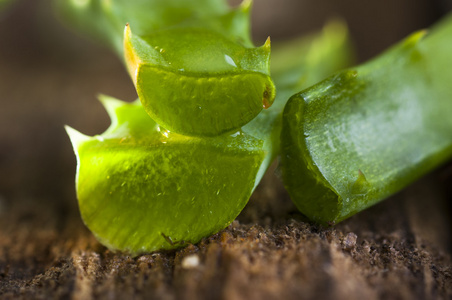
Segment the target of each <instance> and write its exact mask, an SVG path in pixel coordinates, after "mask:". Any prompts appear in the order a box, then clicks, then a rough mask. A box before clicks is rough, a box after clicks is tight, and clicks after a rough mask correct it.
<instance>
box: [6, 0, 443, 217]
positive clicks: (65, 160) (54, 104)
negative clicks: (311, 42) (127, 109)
mask: <svg viewBox="0 0 452 300" xmlns="http://www.w3.org/2000/svg"><path fill="white" fill-rule="evenodd" d="M2 2H5V1H1V0H0V4H1V3H2ZM7 2H8V3H6V2H5V3H6V4H1V5H0V7H1V9H2V11H0V216H1V215H2V214H1V212H2V211H3V212H7V211H8V207H10V206H16V205H20V206H27V205H32V206H39V207H42V209H43V210H45V209H48V208H50V207H51V208H53V209H54V210H55V211H68V210H69V211H71V210H74V211H77V202H76V198H75V191H74V176H75V167H76V161H75V157H74V154H73V152H72V148H71V145H70V142H69V139H68V137H67V136H66V133H65V131H64V128H63V126H64V125H65V124H68V125H70V126H72V127H74V128H76V129H78V130H79V131H81V132H83V133H85V134H89V135H93V134H98V133H101V132H103V131H104V130H105V129H106V128H107V127H108V125H109V120H108V117H107V114H106V112H105V111H104V109H103V108H102V107H101V105H100V103H99V102H98V101H97V100H96V95H97V94H99V93H104V94H108V95H111V96H114V97H116V98H119V99H123V100H128V101H131V100H134V99H135V98H136V93H135V90H134V88H133V85H132V82H131V80H130V79H129V77H128V75H127V73H126V71H125V68H124V67H123V66H122V64H121V62H120V60H119V59H118V58H117V57H116V56H115V55H114V54H113V53H112V52H111V51H110V50H109V49H107V48H105V47H104V46H103V45H100V44H98V43H96V42H93V41H91V40H89V39H86V38H84V37H82V36H80V35H79V34H77V33H75V32H74V31H72V30H71V29H69V28H67V27H66V26H65V25H63V24H62V23H61V22H59V21H58V18H57V17H56V16H55V13H54V11H53V10H52V5H51V4H52V3H51V1H50V0H12V1H7ZM238 2H239V1H232V2H231V3H232V4H234V5H235V4H237V3H238ZM451 9H452V1H448V0H416V1H413V0H378V1H362V0H316V1H314V0H255V2H254V8H253V14H252V25H253V26H252V28H253V36H254V38H255V41H256V44H262V43H263V42H264V41H265V39H266V37H267V36H271V38H272V43H277V42H278V41H282V40H287V39H290V38H292V37H296V36H300V35H303V34H306V33H309V32H312V31H315V30H318V29H320V28H321V27H322V26H323V25H324V24H325V22H326V21H327V20H329V19H330V18H333V17H335V18H337V17H340V18H342V19H344V20H345V21H346V22H347V24H348V26H349V29H350V32H351V36H352V39H353V42H354V44H355V47H356V54H357V60H358V62H363V61H365V60H367V59H369V58H370V57H372V56H374V55H376V54H377V53H379V52H381V51H382V50H383V49H385V48H387V47H388V46H390V45H391V44H393V43H395V42H397V41H398V40H400V39H402V38H403V37H405V36H407V35H408V34H409V33H411V32H413V31H415V30H418V29H422V28H425V27H428V26H430V25H431V24H432V23H434V22H435V21H437V20H438V19H440V18H441V16H443V15H444V14H446V13H447V12H448V11H450V10H451ZM449 169H450V168H449ZM446 171H447V170H446ZM450 173H451V172H449V175H448V176H449V177H448V178H450V177H451V174H450Z"/></svg>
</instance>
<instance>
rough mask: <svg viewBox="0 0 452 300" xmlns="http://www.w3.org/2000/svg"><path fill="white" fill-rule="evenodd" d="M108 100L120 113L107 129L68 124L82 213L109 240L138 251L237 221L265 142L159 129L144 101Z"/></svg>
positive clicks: (179, 242)
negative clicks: (98, 131) (88, 132)
mask: <svg viewBox="0 0 452 300" xmlns="http://www.w3.org/2000/svg"><path fill="white" fill-rule="evenodd" d="M103 103H104V105H105V106H106V108H107V110H108V111H109V113H110V116H111V117H112V125H111V127H110V128H109V129H108V130H107V131H106V132H105V133H104V134H102V135H100V136H95V137H86V136H84V135H82V134H80V133H78V132H76V131H75V130H74V129H70V128H68V129H67V131H68V134H69V135H70V137H71V141H72V143H73V145H74V149H75V152H76V154H77V157H78V162H79V167H78V174H77V195H78V199H79V206H80V212H81V214H82V217H83V221H84V222H85V224H86V225H87V226H88V228H90V230H91V231H92V232H93V233H94V235H95V236H96V237H97V238H98V239H99V241H100V242H101V243H103V244H104V245H106V246H107V247H109V248H111V249H120V250H124V251H128V252H130V253H131V254H137V253H141V252H148V251H153V250H157V249H173V248H177V247H181V246H184V245H186V244H187V243H195V242H198V241H199V240H200V239H201V238H203V237H205V236H209V235H211V234H213V233H215V232H217V231H219V230H221V229H223V228H225V227H226V226H227V225H228V224H229V223H230V222H231V221H232V220H234V218H235V217H236V216H237V215H238V213H239V212H240V211H241V210H242V209H243V207H244V206H245V204H246V202H247V200H248V198H249V196H250V194H251V192H252V191H253V189H254V187H255V185H257V182H258V181H259V179H260V178H258V176H257V175H258V173H259V171H260V168H261V165H262V164H263V161H264V160H265V157H266V155H268V153H266V148H267V147H266V145H265V141H263V140H261V139H258V138H255V137H253V136H252V135H249V134H247V133H246V132H237V133H236V134H234V135H227V136H221V137H216V138H196V137H186V136H182V135H178V134H174V133H169V132H166V131H164V130H162V129H161V128H159V127H158V125H156V123H155V122H154V121H152V119H151V118H149V116H148V115H147V114H146V112H145V111H144V110H143V108H142V106H141V105H140V103H139V102H135V103H132V104H129V103H125V102H121V101H119V100H115V99H112V98H107V97H104V98H103ZM263 168H264V169H265V166H263ZM260 173H263V172H260ZM259 176H261V175H259Z"/></svg>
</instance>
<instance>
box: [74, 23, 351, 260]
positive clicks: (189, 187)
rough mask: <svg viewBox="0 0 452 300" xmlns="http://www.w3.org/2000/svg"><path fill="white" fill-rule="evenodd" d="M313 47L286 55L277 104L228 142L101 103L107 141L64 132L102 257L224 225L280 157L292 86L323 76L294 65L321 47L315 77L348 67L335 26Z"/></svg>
mask: <svg viewBox="0 0 452 300" xmlns="http://www.w3.org/2000/svg"><path fill="white" fill-rule="evenodd" d="M312 41H317V42H316V43H314V44H313V45H316V46H303V47H300V49H301V50H300V52H298V53H293V54H292V55H293V58H294V59H296V58H297V64H298V66H299V68H298V70H299V73H298V74H296V73H295V72H293V73H292V75H291V76H288V77H285V78H283V77H281V78H280V80H279V79H278V80H277V82H279V84H280V87H281V88H280V90H281V93H280V94H281V96H280V97H277V99H276V101H275V105H274V106H272V107H271V108H269V109H268V110H266V111H264V112H262V113H261V114H259V116H258V117H257V118H255V119H254V120H253V121H252V122H250V123H249V124H247V125H246V126H244V127H243V128H242V129H241V130H239V131H237V132H235V133H233V134H223V135H220V136H217V137H189V136H183V135H179V134H175V133H170V132H168V131H166V130H164V129H162V128H160V127H159V126H158V125H157V124H156V123H155V122H154V121H153V120H152V119H151V118H150V117H149V116H148V115H147V114H146V112H145V111H144V109H143V107H142V106H141V104H140V102H139V101H136V102H134V103H125V102H122V101H119V100H115V99H112V98H108V97H104V98H103V100H102V101H103V103H104V105H105V107H106V109H107V111H108V112H109V114H110V117H111V119H112V125H111V126H110V128H109V129H108V130H107V131H106V132H105V133H103V134H102V135H99V136H94V137H87V136H84V135H82V134H80V133H78V132H77V131H75V130H74V129H71V128H68V129H67V130H68V133H69V135H70V137H71V140H72V143H73V146H74V150H75V152H76V154H77V157H78V172H77V180H76V181H77V183H76V185H77V196H78V199H79V206H80V211H81V214H82V217H83V220H84V222H85V224H86V225H87V226H88V228H89V229H90V230H91V231H92V232H93V233H94V235H95V236H96V237H97V238H98V239H99V240H100V241H101V242H102V243H103V244H104V245H106V246H107V247H109V248H110V249H114V250H122V251H128V252H130V253H131V254H133V255H136V254H139V253H143V252H149V251H154V250H160V249H174V248H178V247H181V246H183V245H186V244H187V243H189V242H190V243H196V242H198V241H199V240H200V239H201V238H203V237H206V236H209V235H211V234H213V233H216V232H218V231H219V230H221V229H223V228H225V227H226V226H227V225H228V224H229V223H231V222H232V221H233V220H234V219H235V218H236V217H237V215H238V214H239V213H240V212H241V210H242V209H243V207H244V206H245V204H246V203H247V201H248V199H249V197H250V195H251V193H252V192H253V190H254V189H255V187H256V186H257V184H258V183H259V181H260V179H261V178H262V176H263V175H264V173H265V171H266V169H267V168H268V166H269V165H270V163H271V162H272V161H273V159H274V158H275V156H276V154H277V153H278V151H279V134H280V129H281V112H282V109H283V107H284V104H285V102H286V100H287V99H288V97H287V95H288V94H291V93H293V91H294V88H295V87H298V86H299V85H298V84H295V85H293V82H299V84H301V85H303V84H305V83H306V82H311V81H316V80H319V79H320V78H322V77H323V76H325V75H326V74H320V73H316V72H308V71H309V70H308V69H307V68H306V67H305V65H306V60H304V59H298V58H299V57H309V55H312V53H314V52H318V48H317V47H322V48H323V47H326V48H328V49H329V51H324V54H325V56H324V57H323V59H320V60H318V67H319V69H324V70H328V73H330V72H332V71H333V70H335V69H336V68H337V67H339V66H341V65H344V64H346V63H348V60H347V59H346V57H347V56H346V55H345V53H347V52H348V51H347V49H348V44H347V36H346V33H345V28H344V27H343V26H339V25H334V26H329V27H327V29H326V30H325V32H324V34H322V35H320V36H316V37H313V38H309V39H308V40H307V41H306V40H305V41H304V42H301V44H305V43H307V42H309V43H311V42H312ZM277 51H278V50H277ZM281 51H285V50H284V49H281ZM310 53H311V54H310ZM339 54H341V55H339ZM280 55H282V53H281V54H280ZM277 56H278V55H277ZM328 65H329V66H331V67H330V69H328ZM313 67H314V66H313ZM310 74H312V75H314V77H311V75H310ZM316 77H317V78H316ZM297 78H298V79H297ZM301 78H303V79H301Z"/></svg>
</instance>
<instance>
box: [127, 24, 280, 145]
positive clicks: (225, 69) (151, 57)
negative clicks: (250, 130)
mask: <svg viewBox="0 0 452 300" xmlns="http://www.w3.org/2000/svg"><path fill="white" fill-rule="evenodd" d="M124 43H125V55H126V63H127V66H128V68H129V73H130V75H131V77H132V79H133V81H134V83H135V86H136V89H137V92H138V96H139V98H140V100H141V102H142V103H143V106H144V108H145V110H146V111H147V112H148V114H149V115H150V116H151V117H152V118H153V119H154V120H155V121H156V122H157V123H158V124H160V125H161V126H163V127H165V128H167V129H168V130H170V131H171V132H177V133H181V134H185V135H194V136H215V135H219V134H221V133H225V132H230V131H233V130H236V129H238V128H240V127H241V126H243V125H245V124H246V123H248V122H249V121H251V120H252V119H254V118H255V117H256V115H257V114H259V112H260V111H261V110H262V109H263V108H268V107H269V106H270V105H271V104H272V103H273V99H274V97H275V88H274V85H273V82H272V80H271V79H270V77H269V67H270V66H269V59H270V40H267V42H266V43H265V44H264V45H263V46H262V47H259V48H246V47H243V46H241V45H240V44H238V43H236V42H233V41H231V40H229V39H227V38H225V37H224V36H223V35H221V34H219V33H216V32H213V31H211V30H206V29H201V28H186V27H177V28H171V29H168V30H161V31H158V32H156V33H154V34H152V35H148V36H146V37H143V38H141V37H136V36H135V35H132V32H131V30H130V26H127V27H126V31H125V38H124ZM168 87H171V88H168ZM162 99H164V100H162Z"/></svg>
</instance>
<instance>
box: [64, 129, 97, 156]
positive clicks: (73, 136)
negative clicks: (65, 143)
mask: <svg viewBox="0 0 452 300" xmlns="http://www.w3.org/2000/svg"><path fill="white" fill-rule="evenodd" d="M64 129H65V130H66V133H67V135H68V136H69V139H70V140H71V143H72V147H73V148H74V152H75V153H77V150H78V148H79V147H80V145H81V144H83V143H84V142H87V141H89V140H91V137H90V136H88V135H84V134H83V133H81V132H79V131H77V130H75V129H74V128H72V127H70V126H68V125H65V126H64Z"/></svg>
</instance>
